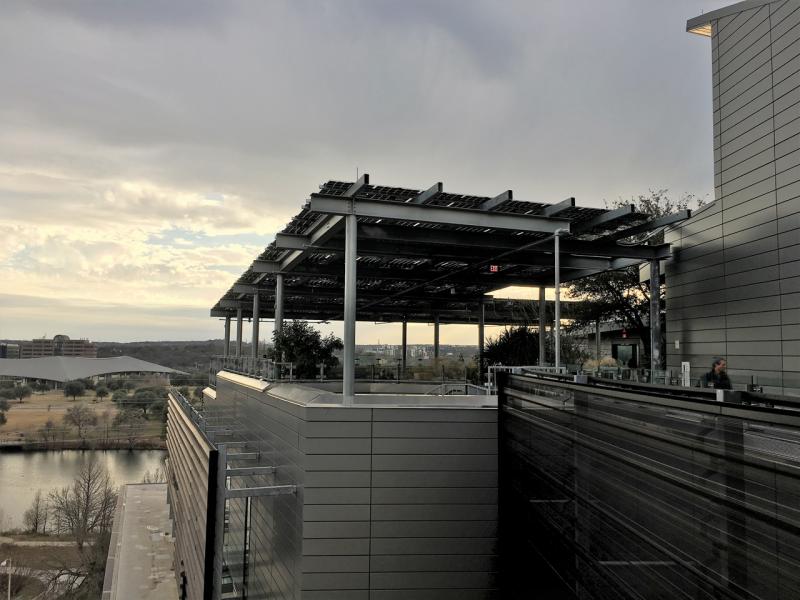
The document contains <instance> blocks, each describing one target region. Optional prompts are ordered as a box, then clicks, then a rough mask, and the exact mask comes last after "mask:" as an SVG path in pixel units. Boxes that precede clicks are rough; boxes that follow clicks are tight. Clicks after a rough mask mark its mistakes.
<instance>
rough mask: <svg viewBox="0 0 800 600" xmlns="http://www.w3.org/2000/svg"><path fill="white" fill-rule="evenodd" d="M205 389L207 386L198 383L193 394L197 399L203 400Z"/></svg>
mask: <svg viewBox="0 0 800 600" xmlns="http://www.w3.org/2000/svg"><path fill="white" fill-rule="evenodd" d="M204 389H205V387H203V386H202V385H198V386H197V387H196V388H194V391H193V392H192V394H193V395H194V397H195V398H196V399H197V400H202V399H203V390H204Z"/></svg>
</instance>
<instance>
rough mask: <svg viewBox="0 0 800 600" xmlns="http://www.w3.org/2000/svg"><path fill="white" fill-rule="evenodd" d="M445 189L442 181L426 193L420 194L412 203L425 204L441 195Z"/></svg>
mask: <svg viewBox="0 0 800 600" xmlns="http://www.w3.org/2000/svg"><path fill="white" fill-rule="evenodd" d="M443 189H444V185H442V182H441V181H439V182H437V183H434V184H433V185H432V186H431V187H429V188H428V189H427V190H425V191H424V192H420V193H419V194H418V195H417V197H416V198H414V199H413V200H412V201H411V202H412V203H413V204H425V203H426V202H427V201H428V200H430V199H432V198H434V197H435V196H437V195H438V194H441V193H442V190H443Z"/></svg>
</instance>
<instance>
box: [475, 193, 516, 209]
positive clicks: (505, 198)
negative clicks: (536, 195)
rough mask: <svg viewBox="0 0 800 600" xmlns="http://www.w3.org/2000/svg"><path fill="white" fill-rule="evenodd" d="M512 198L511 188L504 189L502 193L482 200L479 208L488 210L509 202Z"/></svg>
mask: <svg viewBox="0 0 800 600" xmlns="http://www.w3.org/2000/svg"><path fill="white" fill-rule="evenodd" d="M513 199H514V192H512V191H511V190H506V191H505V192H503V193H502V194H498V195H497V196H495V197H494V198H489V199H488V200H486V201H484V202H483V203H482V204H481V207H480V208H481V210H485V211H490V210H495V209H497V208H500V207H501V206H503V205H504V204H506V203H507V202H511V201H512V200H513Z"/></svg>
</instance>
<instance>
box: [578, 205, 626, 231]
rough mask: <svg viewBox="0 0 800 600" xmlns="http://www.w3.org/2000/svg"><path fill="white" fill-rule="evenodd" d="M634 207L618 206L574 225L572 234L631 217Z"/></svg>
mask: <svg viewBox="0 0 800 600" xmlns="http://www.w3.org/2000/svg"><path fill="white" fill-rule="evenodd" d="M635 210H636V207H635V206H634V205H633V204H626V205H625V206H620V207H619V208H616V209H614V210H609V211H607V212H604V213H602V214H599V215H597V216H596V217H594V218H593V219H589V220H588V221H584V222H583V223H579V224H576V225H575V227H574V228H573V231H572V232H573V233H578V232H580V231H591V230H592V229H594V228H595V227H599V226H600V225H607V224H608V223H611V222H613V221H616V220H618V219H622V218H624V217H627V216H628V215H631V214H633V213H634V212H635Z"/></svg>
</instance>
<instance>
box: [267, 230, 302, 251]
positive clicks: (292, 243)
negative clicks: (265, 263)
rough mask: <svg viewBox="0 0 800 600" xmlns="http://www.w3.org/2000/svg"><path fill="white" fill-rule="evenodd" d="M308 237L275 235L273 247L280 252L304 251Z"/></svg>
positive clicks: (286, 234) (292, 234)
mask: <svg viewBox="0 0 800 600" xmlns="http://www.w3.org/2000/svg"><path fill="white" fill-rule="evenodd" d="M308 244H309V242H308V236H307V235H297V234H294V233H277V234H275V247H276V248H279V249H281V250H305V249H306V247H308Z"/></svg>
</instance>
